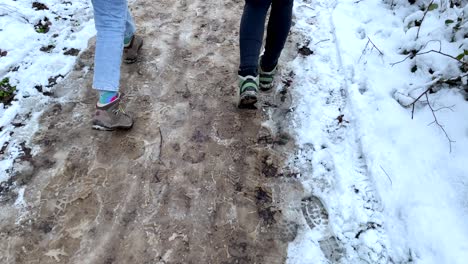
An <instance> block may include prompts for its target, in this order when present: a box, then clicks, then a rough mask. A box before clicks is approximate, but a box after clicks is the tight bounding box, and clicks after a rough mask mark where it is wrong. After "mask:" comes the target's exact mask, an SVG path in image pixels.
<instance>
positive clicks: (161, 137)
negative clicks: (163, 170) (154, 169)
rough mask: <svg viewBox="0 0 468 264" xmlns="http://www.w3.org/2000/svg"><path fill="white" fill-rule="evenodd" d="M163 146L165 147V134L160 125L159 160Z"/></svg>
mask: <svg viewBox="0 0 468 264" xmlns="http://www.w3.org/2000/svg"><path fill="white" fill-rule="evenodd" d="M162 147H163V134H162V131H161V127H159V155H158V160H159V161H161V156H162Z"/></svg>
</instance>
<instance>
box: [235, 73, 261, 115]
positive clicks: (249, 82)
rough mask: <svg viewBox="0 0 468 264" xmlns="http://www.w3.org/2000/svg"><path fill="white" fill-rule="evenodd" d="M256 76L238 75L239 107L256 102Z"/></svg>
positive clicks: (250, 105) (248, 105) (249, 105)
mask: <svg viewBox="0 0 468 264" xmlns="http://www.w3.org/2000/svg"><path fill="white" fill-rule="evenodd" d="M257 94H258V76H251V75H247V76H245V77H244V76H240V75H239V103H238V107H239V108H244V107H252V106H253V105H254V104H255V103H256V102H257Z"/></svg>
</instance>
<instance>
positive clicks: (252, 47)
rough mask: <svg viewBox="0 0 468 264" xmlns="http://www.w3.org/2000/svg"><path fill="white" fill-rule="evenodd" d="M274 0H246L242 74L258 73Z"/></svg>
mask: <svg viewBox="0 0 468 264" xmlns="http://www.w3.org/2000/svg"><path fill="white" fill-rule="evenodd" d="M271 1H272V0H246V1H245V6H244V13H243V14H242V19H241V25H240V66H239V75H240V76H247V75H251V76H257V75H258V70H257V68H258V57H259V56H260V50H261V48H262V42H263V33H264V31H265V20H266V14H267V12H268V8H270V5H271Z"/></svg>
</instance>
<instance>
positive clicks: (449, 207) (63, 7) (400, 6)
mask: <svg viewBox="0 0 468 264" xmlns="http://www.w3.org/2000/svg"><path fill="white" fill-rule="evenodd" d="M452 2H454V3H459V4H460V5H459V6H454V7H453V8H448V7H449V6H450V3H452ZM44 3H45V4H46V5H47V7H48V9H44V10H35V8H33V1H26V0H19V1H13V0H4V1H2V3H0V39H1V40H2V41H1V42H0V53H1V56H0V81H1V80H4V79H5V78H8V82H9V83H10V85H11V86H16V96H15V100H13V101H12V102H11V105H3V104H1V103H0V182H5V181H7V180H8V177H9V176H10V174H11V173H10V169H11V167H12V164H13V162H14V160H15V159H16V158H17V157H18V156H19V155H21V152H22V151H23V147H22V143H23V142H24V140H27V139H28V137H29V136H30V135H31V134H32V132H33V131H34V130H35V127H36V126H37V122H36V121H35V119H36V118H37V117H38V116H39V114H40V113H41V111H42V109H43V108H44V106H45V105H47V104H49V103H50V102H53V101H54V100H56V99H55V98H54V97H53V91H54V84H55V83H56V82H59V81H60V80H61V79H63V78H64V77H65V76H66V75H67V73H68V72H69V71H70V70H71V68H72V67H73V64H74V62H75V60H76V55H77V53H76V52H77V51H76V50H73V49H77V50H78V51H81V50H83V49H85V48H86V45H87V41H88V39H89V38H90V37H91V36H93V35H94V34H95V31H94V26H93V21H92V9H91V8H90V3H89V1H84V0H83V1H69V2H66V1H59V0H48V1H44ZM429 3H431V1H430V0H417V1H416V4H413V5H412V4H410V3H409V1H407V0H393V1H392V0H362V1H356V0H334V1H328V0H297V1H296V3H295V16H296V19H295V26H294V28H293V32H292V38H294V41H299V42H301V43H302V44H303V47H300V48H301V53H302V54H303V55H300V56H298V57H297V58H296V59H294V61H292V62H287V66H286V68H285V69H284V73H285V74H287V75H288V76H289V73H290V72H291V71H292V72H293V73H294V82H293V92H294V106H293V108H294V110H295V112H294V113H295V119H294V127H295V134H296V138H297V142H298V145H299V150H298V153H297V155H296V156H295V157H294V159H293V160H294V161H293V162H294V163H295V165H296V166H299V167H300V168H301V169H302V175H301V177H300V180H301V181H302V183H303V185H304V188H305V189H306V191H307V192H308V196H307V197H304V199H303V201H302V208H301V210H302V212H303V215H304V219H303V223H304V225H303V228H302V229H301V230H300V232H299V234H298V236H297V238H296V240H295V241H294V242H293V243H292V244H291V246H290V248H289V263H294V264H299V263H330V262H338V263H353V264H354V263H413V262H414V263H437V264H439V263H450V264H452V263H465V262H466V259H468V221H467V220H466V219H468V169H467V167H466V165H465V164H466V161H467V160H468V122H466V120H467V119H466V115H467V113H468V103H467V101H466V99H465V98H464V96H466V95H464V93H463V91H461V90H462V88H464V87H466V79H467V77H466V68H465V70H464V71H463V65H465V66H466V62H467V59H468V58H467V57H468V55H467V56H464V58H461V61H463V62H459V61H457V60H456V58H457V57H458V58H460V57H459V55H460V54H461V53H463V52H464V50H468V40H467V38H466V35H467V34H468V32H467V31H468V26H467V24H466V23H467V22H466V21H467V20H468V7H467V3H466V1H456V0H455V1H445V0H435V1H433V2H432V5H429ZM391 4H392V6H391ZM434 4H436V5H437V6H435V5H434ZM38 8H39V9H41V6H38ZM36 9H37V8H36ZM46 17H47V20H48V22H47V21H46V20H45V18H46ZM41 21H42V22H41ZM421 21H422V22H421ZM39 22H41V25H42V26H40V25H39V24H38V23H39ZM49 23H50V24H49ZM418 25H420V26H418ZM413 50H415V52H417V55H416V56H415V57H414V58H407V59H406V60H405V58H406V57H407V56H408V55H411V54H414V53H412V51H413ZM430 50H434V51H430ZM67 54H69V55H67ZM447 55H449V56H451V57H449V56H447ZM400 61H401V63H397V62H400ZM394 63H396V64H394ZM460 76H462V78H459V80H457V82H459V83H460V84H459V85H455V86H451V87H447V86H445V85H444V84H442V82H444V80H447V79H457V78H458V77H460ZM428 88H432V89H431V91H430V92H428V93H424V92H425V91H426V90H427V89H428ZM426 94H427V97H426ZM419 95H422V96H421V98H420V100H418V101H417V102H416V103H415V104H414V106H415V107H414V116H413V114H412V110H413V108H412V106H408V105H409V104H411V103H412V102H413V101H414V100H415V98H417V97H418V96H419ZM431 109H432V110H433V111H432V110H431ZM434 115H435V117H436V118H437V122H438V123H439V124H440V125H441V126H438V124H437V123H434V120H435V118H434ZM442 128H443V129H442ZM0 187H1V186H0ZM2 188H3V187H2ZM0 190H1V188H0ZM18 192H19V197H22V195H23V192H24V189H20V190H19V191H18ZM17 203H18V204H21V203H23V201H22V200H21V199H18V201H17ZM19 206H20V205H19Z"/></svg>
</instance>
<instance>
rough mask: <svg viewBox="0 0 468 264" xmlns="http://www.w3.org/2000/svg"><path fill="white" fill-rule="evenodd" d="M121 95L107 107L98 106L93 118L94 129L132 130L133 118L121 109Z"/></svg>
mask: <svg viewBox="0 0 468 264" xmlns="http://www.w3.org/2000/svg"><path fill="white" fill-rule="evenodd" d="M120 101H121V94H120V93H119V97H118V98H117V99H115V100H114V101H113V102H111V103H109V104H106V105H99V104H97V105H96V113H95V114H94V117H93V128H94V129H97V130H105V131H112V130H116V129H130V128H132V126H133V118H132V117H131V116H130V115H129V114H128V113H125V111H124V110H123V108H122V107H120V106H119V105H120Z"/></svg>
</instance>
